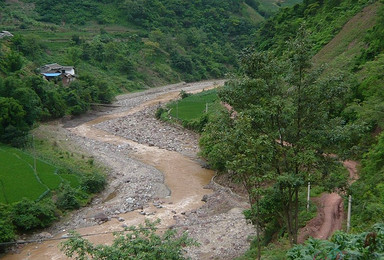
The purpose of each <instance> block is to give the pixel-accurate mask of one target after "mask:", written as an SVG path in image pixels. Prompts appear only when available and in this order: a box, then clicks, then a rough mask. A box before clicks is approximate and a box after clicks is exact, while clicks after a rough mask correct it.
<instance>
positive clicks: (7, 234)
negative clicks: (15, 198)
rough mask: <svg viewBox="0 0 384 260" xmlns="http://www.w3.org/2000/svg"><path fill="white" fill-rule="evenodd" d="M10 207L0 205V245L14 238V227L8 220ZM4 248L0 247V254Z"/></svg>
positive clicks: (9, 219)
mask: <svg viewBox="0 0 384 260" xmlns="http://www.w3.org/2000/svg"><path fill="white" fill-rule="evenodd" d="M9 208H10V207H9V206H8V205H4V204H0V243H3V242H9V241H11V240H13V239H14V238H15V230H14V226H13V224H12V222H11V218H10V209H9ZM4 249H5V248H3V247H1V246H0V252H2V251H3V250H4Z"/></svg>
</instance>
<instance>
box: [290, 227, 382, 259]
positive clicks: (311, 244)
mask: <svg viewBox="0 0 384 260" xmlns="http://www.w3.org/2000/svg"><path fill="white" fill-rule="evenodd" d="M287 257H288V259H382V258H383V257H384V226H383V224H376V225H374V226H373V228H371V230H370V231H369V232H363V233H360V234H346V233H344V232H341V231H337V232H336V233H335V234H334V235H333V236H332V238H331V240H330V241H328V240H317V239H313V238H310V239H308V240H307V241H306V243H305V244H304V245H296V246H295V247H293V248H292V249H291V250H289V251H288V252H287Z"/></svg>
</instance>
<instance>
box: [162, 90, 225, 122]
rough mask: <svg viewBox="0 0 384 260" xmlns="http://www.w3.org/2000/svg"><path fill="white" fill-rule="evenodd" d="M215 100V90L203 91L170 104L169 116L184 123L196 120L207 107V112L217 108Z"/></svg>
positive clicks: (216, 98)
mask: <svg viewBox="0 0 384 260" xmlns="http://www.w3.org/2000/svg"><path fill="white" fill-rule="evenodd" d="M217 100H218V97H217V91H216V90H208V91H203V92H201V93H198V94H195V95H191V96H189V97H186V98H184V99H181V100H178V101H176V102H174V103H172V104H170V105H169V108H170V109H171V112H170V115H171V116H172V117H174V118H178V119H180V120H185V121H190V120H194V119H198V118H200V117H201V116H202V115H203V114H204V113H205V111H206V108H207V106H208V112H209V111H210V110H213V109H214V108H215V107H216V106H219V104H218V103H217V102H216V101H217Z"/></svg>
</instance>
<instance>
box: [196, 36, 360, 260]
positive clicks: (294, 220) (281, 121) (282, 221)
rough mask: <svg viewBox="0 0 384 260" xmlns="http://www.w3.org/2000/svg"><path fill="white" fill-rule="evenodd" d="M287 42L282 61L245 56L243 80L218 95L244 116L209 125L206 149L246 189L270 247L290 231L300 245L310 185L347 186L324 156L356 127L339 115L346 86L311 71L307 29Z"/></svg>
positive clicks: (253, 54)
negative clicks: (305, 201)
mask: <svg viewBox="0 0 384 260" xmlns="http://www.w3.org/2000/svg"><path fill="white" fill-rule="evenodd" d="M288 45H289V49H288V51H287V52H286V53H285V54H284V56H282V57H278V56H274V55H273V54H272V53H258V52H252V51H249V52H247V53H244V54H243V56H242V58H241V61H242V64H243V66H242V71H243V73H244V75H243V76H240V77H239V78H237V79H233V80H232V81H229V82H228V83H227V85H226V87H224V88H223V89H222V90H221V91H220V92H219V97H220V99H221V100H222V101H224V102H226V103H228V104H230V105H231V106H232V107H233V108H234V109H235V111H237V113H238V115H237V116H236V118H235V119H234V120H232V119H230V117H229V113H228V112H227V113H222V114H221V115H219V118H218V119H217V120H216V121H211V122H209V123H208V125H207V127H206V128H205V130H204V132H203V134H202V137H201V139H200V144H201V148H202V155H203V156H204V157H206V158H207V159H208V160H209V162H210V163H211V166H212V167H214V168H215V169H217V170H220V171H229V172H230V173H231V175H233V178H234V179H238V180H239V182H241V183H243V184H244V186H245V188H246V190H247V192H248V195H249V201H250V203H251V205H252V210H251V211H250V212H248V214H247V215H246V216H247V217H248V218H249V219H251V220H252V222H253V224H254V225H255V226H256V229H257V230H259V231H260V230H263V231H264V236H265V240H266V242H267V243H268V242H269V241H270V239H269V237H275V236H276V235H277V234H279V235H280V236H281V235H283V234H286V235H287V236H288V238H289V241H290V242H291V243H292V244H296V243H297V235H298V229H299V227H300V225H301V224H302V223H303V222H301V219H302V218H303V217H304V216H303V215H302V214H301V213H300V212H302V209H303V208H304V207H303V205H304V202H303V201H302V198H304V197H305V196H300V194H301V191H303V190H304V189H305V188H306V185H307V183H308V181H311V183H312V184H313V185H319V186H323V187H324V189H327V190H335V189H344V188H345V187H346V180H347V174H346V172H345V171H344V172H341V171H340V170H338V167H339V166H338V165H339V163H338V162H337V160H335V159H332V158H330V157H327V156H324V153H335V152H338V151H339V150H340V148H342V147H344V145H345V140H348V139H349V136H350V135H351V134H353V131H351V130H350V129H352V128H358V125H354V124H352V123H350V124H345V123H344V122H343V120H342V117H341V113H342V108H343V104H345V100H346V99H348V97H349V95H350V94H349V93H350V89H349V88H348V86H344V85H342V82H340V80H339V77H325V78H320V77H319V76H320V75H321V71H318V70H312V69H311V63H310V55H309V50H310V45H309V44H308V38H307V37H306V32H305V30H303V29H300V31H299V33H298V35H297V37H296V38H295V39H294V40H292V41H291V42H289V43H288ZM340 86H343V87H342V88H341V87H340ZM329 93H333V95H332V97H326V96H325V95H328V94H329ZM348 145H349V143H348ZM266 183H268V184H269V185H265V184H266ZM258 233H260V232H258ZM257 240H258V242H257V243H256V244H257V245H258V246H259V247H260V248H259V249H258V252H261V237H258V238H257ZM259 257H260V256H259Z"/></svg>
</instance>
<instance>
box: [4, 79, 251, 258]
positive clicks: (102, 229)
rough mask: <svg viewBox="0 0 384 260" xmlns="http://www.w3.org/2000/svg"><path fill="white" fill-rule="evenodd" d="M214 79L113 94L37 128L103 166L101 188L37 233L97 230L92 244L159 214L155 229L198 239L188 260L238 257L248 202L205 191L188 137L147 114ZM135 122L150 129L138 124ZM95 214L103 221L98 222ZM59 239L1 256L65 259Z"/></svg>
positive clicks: (205, 174)
mask: <svg viewBox="0 0 384 260" xmlns="http://www.w3.org/2000/svg"><path fill="white" fill-rule="evenodd" d="M220 84H222V81H219V82H201V83H194V84H180V85H172V86H168V87H164V88H159V89H154V90H148V91H146V92H143V93H135V94H132V95H124V96H120V97H118V100H117V102H116V105H118V106H119V107H117V108H108V109H106V110H105V111H103V112H102V113H93V114H90V116H89V117H83V118H80V119H75V120H71V121H68V122H66V123H65V127H64V128H63V124H60V123H59V124H57V125H54V124H53V125H44V126H42V127H41V128H40V129H39V131H40V132H41V133H42V135H44V136H47V135H52V136H53V139H54V141H56V142H58V143H59V144H61V145H65V146H66V147H70V148H72V149H74V150H83V151H85V152H87V153H88V154H90V155H92V156H94V158H95V160H96V161H98V162H100V163H102V164H103V165H105V166H107V167H108V169H109V170H108V179H109V184H108V187H107V189H106V190H105V191H104V192H103V193H102V194H100V196H99V197H98V198H96V199H95V200H94V201H93V203H92V204H91V205H90V206H89V207H86V208H83V209H81V210H79V211H77V212H73V213H72V214H71V215H70V216H68V217H67V218H66V219H64V220H63V221H61V222H60V223H58V224H56V225H55V226H54V227H52V228H50V229H49V230H47V231H48V232H49V233H48V235H46V234H44V235H46V236H47V237H53V238H57V239H59V238H61V237H63V236H66V234H67V232H68V230H72V229H76V231H77V232H79V233H80V234H98V235H94V236H89V239H90V240H91V241H92V242H95V243H110V242H111V240H112V235H111V234H110V232H112V231H119V230H123V227H125V226H130V225H136V224H138V223H142V222H143V221H144V219H152V220H155V219H157V218H160V219H161V221H162V223H161V226H160V227H162V228H166V227H168V226H171V225H179V226H182V227H183V229H184V230H187V231H188V232H189V233H190V236H191V237H193V238H195V239H197V240H198V242H199V243H200V244H201V246H200V247H199V248H191V249H188V253H187V254H188V256H190V257H191V258H192V259H212V258H214V259H215V258H217V259H233V258H234V257H236V256H239V255H240V254H242V253H243V252H244V251H245V250H246V249H247V248H248V246H249V241H247V240H246V238H247V237H248V236H250V235H252V234H254V231H253V228H252V226H251V225H249V224H247V223H246V221H245V220H244V216H243V214H242V210H243V209H244V208H246V207H248V205H247V203H245V202H244V201H242V200H241V199H240V198H236V197H232V195H231V194H229V193H227V192H225V191H223V190H222V189H220V188H218V187H216V186H215V185H210V186H209V188H210V189H207V188H208V187H206V185H207V184H208V183H209V182H210V180H211V178H212V176H213V172H212V171H209V170H206V169H203V168H202V167H201V165H200V163H199V162H198V161H197V158H196V150H195V149H196V148H197V138H198V137H197V136H196V135H195V134H193V133H191V132H189V131H187V130H184V129H181V128H177V127H172V126H169V125H165V124H164V123H162V122H159V121H157V120H154V119H153V111H154V108H155V107H156V106H158V105H159V104H161V103H163V102H168V101H169V100H171V99H174V98H176V97H177V95H178V94H179V92H180V90H181V89H183V90H185V91H188V92H193V91H201V90H203V89H208V88H211V87H214V86H217V85H220ZM132 122H133V123H132ZM142 124H144V125H145V128H146V129H147V130H148V129H149V131H144V130H143V129H142V128H140V126H141V125H142ZM121 129H124V131H122V130H121ZM133 140H135V141H133ZM164 140H170V141H167V142H165V143H164V142H163V141H164ZM171 141H172V142H171ZM203 197H204V201H205V202H203V201H202V198H203ZM100 215H102V216H104V217H105V218H107V219H108V221H106V222H103V221H100V220H99V219H98V218H99V217H98V216H100ZM106 232H107V233H108V234H102V233H106ZM42 236H43V235H42V234H37V235H36V237H42ZM59 242H60V241H59V240H57V241H56V240H55V241H46V242H43V243H38V244H29V245H27V246H25V247H24V248H20V249H19V250H17V254H9V255H7V256H5V258H4V259H7V260H8V259H29V260H33V259H38V260H44V259H47V260H48V259H67V258H66V257H64V256H63V254H62V253H61V252H60V251H59V250H58V244H59Z"/></svg>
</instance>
